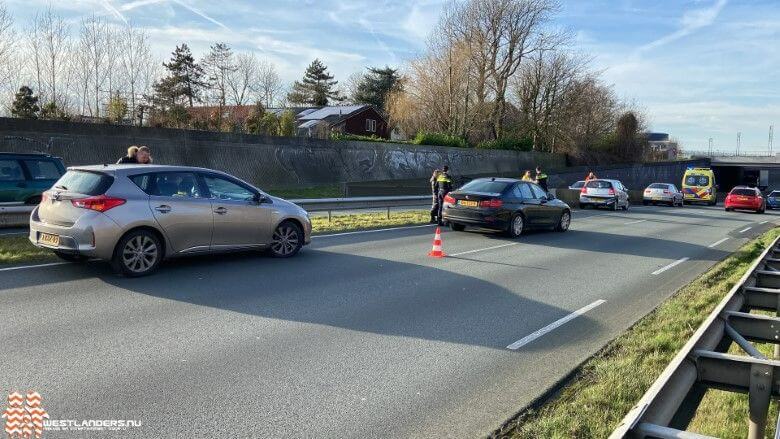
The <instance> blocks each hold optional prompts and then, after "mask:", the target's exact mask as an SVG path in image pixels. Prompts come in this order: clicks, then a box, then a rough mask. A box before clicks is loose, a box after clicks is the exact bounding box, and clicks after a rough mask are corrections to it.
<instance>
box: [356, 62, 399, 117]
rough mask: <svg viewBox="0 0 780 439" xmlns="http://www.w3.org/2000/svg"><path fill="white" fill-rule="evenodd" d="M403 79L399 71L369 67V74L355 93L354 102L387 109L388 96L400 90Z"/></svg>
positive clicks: (361, 81)
mask: <svg viewBox="0 0 780 439" xmlns="http://www.w3.org/2000/svg"><path fill="white" fill-rule="evenodd" d="M400 81H401V77H400V75H398V69H393V68H390V67H388V66H385V68H383V69H382V68H379V67H369V69H368V73H367V74H365V75H363V78H362V79H361V80H360V82H359V83H358V86H357V90H356V91H355V96H353V97H352V98H353V100H354V101H355V103H357V104H369V105H373V106H375V107H377V108H380V109H382V110H387V109H386V108H385V102H386V100H387V95H388V93H390V92H391V91H396V90H399V89H400V87H401V82H400Z"/></svg>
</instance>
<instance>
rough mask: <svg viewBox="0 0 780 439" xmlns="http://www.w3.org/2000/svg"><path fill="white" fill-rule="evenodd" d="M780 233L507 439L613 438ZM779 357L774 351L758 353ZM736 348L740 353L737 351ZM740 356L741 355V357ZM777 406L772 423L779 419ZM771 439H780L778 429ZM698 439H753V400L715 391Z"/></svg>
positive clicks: (688, 296)
mask: <svg viewBox="0 0 780 439" xmlns="http://www.w3.org/2000/svg"><path fill="white" fill-rule="evenodd" d="M778 235H780V228H775V229H773V230H771V231H768V232H766V233H765V234H763V235H762V236H760V237H759V238H756V239H755V240H753V241H751V242H749V243H747V244H745V245H744V246H743V247H742V248H740V249H739V250H738V251H737V252H735V253H734V254H732V255H731V256H729V257H728V258H726V259H725V260H724V261H721V262H720V263H718V264H717V265H715V266H714V267H713V268H712V269H710V270H709V271H708V272H706V273H704V274H703V275H701V276H700V277H699V278H698V279H696V280H695V281H693V282H692V283H691V284H689V285H687V286H685V287H683V288H682V289H680V290H679V291H678V292H677V293H675V294H674V295H673V296H672V297H671V298H670V299H668V300H667V301H666V302H664V303H663V304H661V305H660V306H659V307H658V308H656V309H655V310H654V311H652V312H651V313H650V314H648V315H647V316H645V317H644V318H642V319H641V320H640V321H639V322H637V323H636V324H635V325H634V326H632V327H631V328H630V329H629V330H628V331H627V332H626V333H624V334H623V335H621V336H619V337H618V338H616V339H615V340H613V341H612V342H610V343H609V344H608V345H607V346H606V347H605V348H604V349H602V350H601V351H599V352H598V353H597V354H596V355H595V356H593V357H592V358H591V359H590V360H588V361H586V362H585V363H584V364H582V365H581V366H580V367H579V369H578V370H577V372H576V373H575V374H574V375H573V377H572V378H571V380H570V382H568V383H566V384H565V386H564V387H562V388H561V389H560V390H559V391H558V392H557V393H556V394H555V395H553V396H552V397H551V398H550V399H549V400H548V401H547V402H546V403H545V404H544V405H542V406H540V407H538V408H535V409H531V410H527V411H525V412H523V413H521V414H520V415H519V416H518V417H516V418H515V419H513V420H511V421H509V422H508V423H507V424H506V425H505V426H504V427H503V428H502V430H501V431H499V432H497V433H496V436H499V437H507V438H541V437H543V438H605V437H607V436H609V434H610V433H611V432H612V430H613V429H614V428H615V427H616V426H617V424H618V423H619V422H620V420H621V419H622V418H623V416H625V415H626V413H628V411H629V410H630V409H631V408H632V407H633V405H634V404H635V403H636V402H637V401H639V399H640V398H641V397H642V395H643V394H644V392H645V391H646V390H647V389H648V388H649V387H650V385H651V384H652V383H653V382H654V381H655V380H656V378H658V375H660V374H661V372H662V371H663V369H664V368H665V367H666V365H667V364H668V363H669V362H670V361H671V360H672V358H673V357H674V356H675V355H676V354H677V352H678V351H679V350H680V349H681V348H682V347H683V345H684V344H685V343H686V342H687V341H688V339H689V338H690V337H691V335H692V334H693V332H694V331H695V330H696V328H698V327H699V325H700V324H701V323H702V321H704V319H705V318H706V317H707V315H708V314H709V313H710V312H712V310H713V309H714V308H715V306H716V305H717V304H718V303H719V302H720V301H721V300H722V299H723V297H724V296H725V295H726V293H727V292H728V291H729V290H730V289H731V288H732V287H733V286H734V284H735V283H736V282H737V281H739V279H740V278H741V277H742V275H744V274H745V271H747V269H748V267H749V266H750V264H751V263H753V261H754V260H755V258H756V257H758V256H759V255H760V254H761V252H762V251H763V250H764V248H766V246H767V245H768V244H769V243H770V242H771V241H772V240H773V239H775V238H776V237H777V236H778ZM757 347H758V348H759V349H761V350H763V351H764V352H765V353H769V354H770V358H771V355H772V351H771V349H772V348H771V347H770V346H757ZM732 348H733V347H732ZM736 351H737V352H738V349H737V350H736ZM777 410H778V408H777V405H776V404H772V406H771V407H770V413H769V419H770V420H773V419H776V417H777ZM769 424H770V427H769V428H767V430H768V431H767V435H768V437H773V435H774V426H773V425H771V424H773V423H772V422H771V421H770V422H769ZM688 428H689V430H690V431H695V432H697V433H701V434H707V435H712V436H717V437H723V438H736V437H746V436H747V396H746V395H741V394H734V393H729V392H722V391H710V392H709V393H708V394H707V395H706V396H705V399H704V400H703V401H702V404H701V406H700V409H699V411H698V415H697V417H696V418H695V419H694V420H693V421H692V423H691V425H690V426H689V427H688Z"/></svg>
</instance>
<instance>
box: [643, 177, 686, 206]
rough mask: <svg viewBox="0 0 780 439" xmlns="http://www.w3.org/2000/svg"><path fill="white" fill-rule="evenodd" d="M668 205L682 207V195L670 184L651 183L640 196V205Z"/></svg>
mask: <svg viewBox="0 0 780 439" xmlns="http://www.w3.org/2000/svg"><path fill="white" fill-rule="evenodd" d="M658 203H663V204H668V205H670V206H672V207H675V206H680V207H682V205H683V194H682V192H680V191H679V190H677V186H675V185H673V184H671V183H653V184H651V185H650V186H648V187H647V188H645V192H644V194H643V195H642V204H644V205H645V206H647V205H648V204H658Z"/></svg>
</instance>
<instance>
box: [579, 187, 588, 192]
mask: <svg viewBox="0 0 780 439" xmlns="http://www.w3.org/2000/svg"><path fill="white" fill-rule="evenodd" d="M580 193H581V194H587V193H588V188H587V187H585V186H583V187H582V189H580Z"/></svg>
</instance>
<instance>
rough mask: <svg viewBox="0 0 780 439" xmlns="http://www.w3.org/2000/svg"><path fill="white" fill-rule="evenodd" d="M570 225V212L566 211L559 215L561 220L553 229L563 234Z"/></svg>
mask: <svg viewBox="0 0 780 439" xmlns="http://www.w3.org/2000/svg"><path fill="white" fill-rule="evenodd" d="M570 225H571V212H569V211H568V210H566V211H564V212H563V213H562V214H561V220H560V221H558V225H557V226H556V227H555V231H556V232H565V231H567V230H569V226H570Z"/></svg>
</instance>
